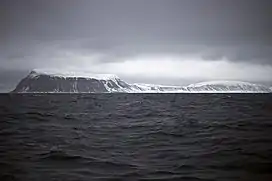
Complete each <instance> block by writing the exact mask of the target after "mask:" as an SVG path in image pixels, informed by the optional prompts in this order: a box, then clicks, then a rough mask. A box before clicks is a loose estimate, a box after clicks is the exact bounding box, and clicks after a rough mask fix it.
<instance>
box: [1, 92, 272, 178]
mask: <svg viewBox="0 0 272 181" xmlns="http://www.w3.org/2000/svg"><path fill="white" fill-rule="evenodd" d="M6 180H15V181H17V180H22V181H51V180H52V181H81V180H82V181H92V180H105V181H106V180H109V181H113V180H114V181H115V180H116V181H117V180H125V181H130V180H132V181H133V180H135V181H137V180H156V181H160V180H169V181H173V180H175V181H176V180H177V181H179V180H181V181H182V180H185V181H187V180H188V181H236V180H237V181H271V180H272V94H0V181H6Z"/></svg>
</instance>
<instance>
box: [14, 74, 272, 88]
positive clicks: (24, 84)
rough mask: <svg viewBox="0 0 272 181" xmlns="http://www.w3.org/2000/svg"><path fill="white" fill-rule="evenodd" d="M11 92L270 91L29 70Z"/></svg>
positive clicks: (237, 84)
mask: <svg viewBox="0 0 272 181" xmlns="http://www.w3.org/2000/svg"><path fill="white" fill-rule="evenodd" d="M12 92H13V93H214V92H215V93H268V92H272V90H271V88H269V87H266V86H263V85H257V84H252V83H247V82H238V81H212V82H202V83H197V84H191V85H188V86H166V85H153V84H128V83H126V82H125V81H123V80H121V79H120V78H119V77H118V76H116V75H112V74H89V73H84V72H61V73H59V72H57V71H44V70H33V71H31V72H30V74H29V75H28V76H27V77H25V78H24V79H22V80H21V81H20V82H19V84H18V85H17V86H16V88H15V89H14V91H12Z"/></svg>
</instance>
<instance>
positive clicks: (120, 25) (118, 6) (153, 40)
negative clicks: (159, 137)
mask: <svg viewBox="0 0 272 181" xmlns="http://www.w3.org/2000/svg"><path fill="white" fill-rule="evenodd" d="M0 5H1V6H0V23H1V24H0V90H2V91H3V90H9V89H11V88H12V87H13V86H14V85H16V83H17V82H18V81H19V80H20V79H21V78H22V76H25V75H26V74H27V72H29V71H30V70H31V69H34V68H38V69H58V70H60V71H61V70H84V71H90V72H94V73H113V74H117V75H118V76H119V77H121V78H123V79H124V80H127V81H128V82H144V83H160V84H176V85H183V84H187V83H188V82H196V81H204V80H215V79H217V80H218V79H230V80H244V81H253V82H271V81H272V59H271V57H272V21H271V17H272V14H271V12H272V1H270V0H110V1H109V0H76V1H75V0H1V1H0Z"/></svg>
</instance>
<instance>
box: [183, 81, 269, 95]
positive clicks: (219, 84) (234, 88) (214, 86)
mask: <svg viewBox="0 0 272 181" xmlns="http://www.w3.org/2000/svg"><path fill="white" fill-rule="evenodd" d="M184 88H185V89H186V90H187V91H190V92H233V93H240V92H244V93H255V92H260V93H266V92H271V90H270V89H269V88H268V87H266V86H264V85H259V84H253V83H249V82H241V81H209V82H201V83H197V84H191V85H189V86H186V87H184Z"/></svg>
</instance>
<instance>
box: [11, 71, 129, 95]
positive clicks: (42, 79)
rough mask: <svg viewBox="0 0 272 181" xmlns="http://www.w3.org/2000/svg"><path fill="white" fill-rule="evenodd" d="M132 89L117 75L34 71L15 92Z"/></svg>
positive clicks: (115, 90)
mask: <svg viewBox="0 0 272 181" xmlns="http://www.w3.org/2000/svg"><path fill="white" fill-rule="evenodd" d="M130 91H132V90H131V86H130V85H129V84H127V83H125V82H124V81H122V80H121V79H119V78H118V77H117V76H115V75H105V74H95V75H79V74H77V73H71V74H68V73H65V74H54V72H43V71H32V72H31V73H30V74H29V75H28V76H27V77H25V78H24V79H23V80H21V82H20V83H19V84H18V85H17V87H16V88H15V90H14V91H13V92H17V93H27V92H44V93H58V92H62V93H65V92H67V93H107V92H130Z"/></svg>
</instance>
